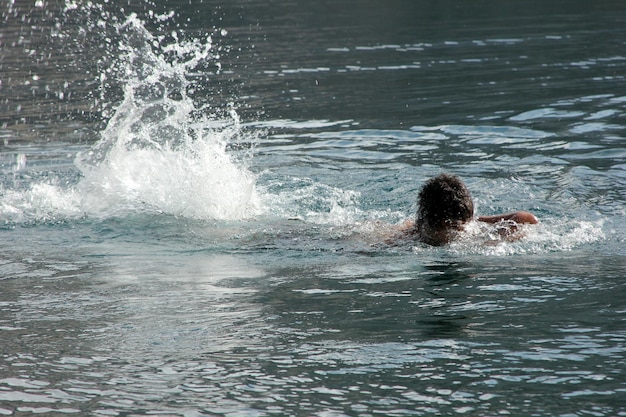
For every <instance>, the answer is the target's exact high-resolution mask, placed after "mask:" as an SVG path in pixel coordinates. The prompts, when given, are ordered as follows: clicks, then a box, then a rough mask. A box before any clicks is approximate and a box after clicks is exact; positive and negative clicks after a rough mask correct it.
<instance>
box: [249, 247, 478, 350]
mask: <svg viewBox="0 0 626 417" xmlns="http://www.w3.org/2000/svg"><path fill="white" fill-rule="evenodd" d="M347 258H348V259H342V260H341V262H342V264H341V265H338V264H337V263H333V264H329V265H324V266H320V265H315V266H310V267H306V266H303V267H297V266H294V267H288V268H278V269H273V270H270V271H268V272H267V273H268V278H269V279H270V282H272V284H270V285H269V286H267V287H266V288H264V289H263V291H261V292H260V293H259V294H258V300H257V301H258V302H259V303H260V304H261V305H263V306H264V308H265V310H266V314H267V315H269V316H271V317H273V324H274V325H275V326H277V327H278V328H280V329H282V330H280V331H279V332H278V333H280V334H282V335H284V338H283V341H282V342H281V343H290V341H293V340H295V339H299V340H307V341H321V340H326V339H328V338H331V339H333V340H337V339H340V340H352V341H360V342H365V343H373V342H377V341H397V342H400V341H402V342H407V341H419V340H429V339H439V338H457V337H466V336H467V335H468V334H469V333H468V331H469V330H468V329H469V328H476V327H479V326H480V323H479V322H480V316H479V315H476V314H473V313H471V312H466V311H463V310H462V309H461V310H460V311H455V309H454V306H458V305H463V304H465V303H467V302H468V298H471V297H472V293H471V292H470V291H468V289H467V288H469V286H468V285H467V283H468V280H469V279H470V278H471V277H472V265H471V264H467V263H459V262H449V263H446V262H433V263H428V262H427V263H425V264H421V263H419V264H416V263H415V259H414V258H412V259H404V260H403V261H402V262H401V263H402V265H401V266H397V268H394V267H392V266H391V265H390V264H385V265H382V266H381V265H376V262H377V261H376V258H361V257H353V256H349V257H347ZM404 262H410V263H411V264H412V265H410V266H409V265H407V264H404ZM475 320H477V321H478V322H476V323H473V321H475Z"/></svg>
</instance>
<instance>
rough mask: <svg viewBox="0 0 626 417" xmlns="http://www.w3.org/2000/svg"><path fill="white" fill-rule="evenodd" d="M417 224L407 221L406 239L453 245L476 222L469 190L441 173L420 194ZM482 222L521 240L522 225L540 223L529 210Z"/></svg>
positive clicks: (405, 227) (501, 233) (503, 234)
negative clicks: (468, 226) (466, 228)
mask: <svg viewBox="0 0 626 417" xmlns="http://www.w3.org/2000/svg"><path fill="white" fill-rule="evenodd" d="M417 202H418V208H417V216H416V219H415V221H412V220H409V221H406V222H405V223H404V224H403V225H402V226H401V227H400V230H401V231H402V234H403V236H404V237H407V238H416V239H418V240H420V241H422V242H424V243H427V244H429V245H433V246H441V245H445V244H447V243H450V242H452V241H453V240H454V239H456V238H457V237H458V236H459V234H460V233H461V232H462V231H463V230H464V229H465V225H466V224H467V223H469V222H470V221H471V220H473V219H474V203H473V201H472V196H471V195H470V192H469V190H468V189H467V187H466V186H465V184H464V183H463V181H461V179H460V178H459V177H457V176H455V175H449V174H441V175H439V176H437V177H434V178H431V179H429V180H428V181H426V183H425V184H424V186H423V187H422V190H421V191H420V192H419V195H418V201H417ZM476 220H478V221H479V222H483V223H488V224H493V225H495V226H496V230H497V232H498V234H499V236H500V237H501V238H504V239H506V240H515V239H519V238H520V237H521V235H519V234H516V233H515V232H517V230H518V227H519V225H521V224H537V223H539V220H537V217H535V215H533V214H532V213H529V212H527V211H516V212H512V213H506V214H499V215H495V216H478V217H477V218H476Z"/></svg>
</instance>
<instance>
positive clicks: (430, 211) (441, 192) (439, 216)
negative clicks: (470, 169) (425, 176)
mask: <svg viewBox="0 0 626 417" xmlns="http://www.w3.org/2000/svg"><path fill="white" fill-rule="evenodd" d="M417 204H418V208H417V219H416V225H417V229H418V231H422V232H426V231H428V230H437V229H441V227H442V222H443V224H447V225H449V226H453V225H454V224H457V223H459V222H461V223H465V222H467V221H469V220H471V219H472V217H473V216H474V203H473V202H472V196H471V195H470V192H469V190H468V189H467V187H466V186H465V184H464V183H463V181H461V179H460V178H459V177H457V176H456V175H449V174H441V175H438V176H436V177H434V178H431V179H429V180H428V181H426V183H425V184H424V186H423V187H422V190H421V191H420V193H419V195H418V200H417Z"/></svg>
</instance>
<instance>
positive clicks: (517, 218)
mask: <svg viewBox="0 0 626 417" xmlns="http://www.w3.org/2000/svg"><path fill="white" fill-rule="evenodd" d="M507 220H508V221H512V222H515V223H517V224H537V223H539V220H538V219H537V217H536V216H535V215H534V214H532V213H529V212H527V211H515V212H513V213H506V214H496V215H495V216H478V221H481V222H485V223H491V224H495V223H499V222H502V221H507Z"/></svg>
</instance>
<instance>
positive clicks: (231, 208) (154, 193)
mask: <svg viewBox="0 0 626 417" xmlns="http://www.w3.org/2000/svg"><path fill="white" fill-rule="evenodd" d="M118 31H119V33H120V34H121V35H122V46H121V48H120V49H121V50H122V51H124V53H123V54H122V55H121V56H120V57H119V58H118V61H119V62H118V65H119V66H121V67H123V71H119V69H118V70H117V72H118V73H122V74H125V77H126V78H125V79H123V80H122V82H123V83H124V99H123V101H122V102H121V104H119V105H118V106H117V108H116V109H115V112H114V114H113V116H112V117H111V119H110V120H109V123H108V125H107V127H106V129H105V130H104V131H103V132H102V139H101V140H100V141H99V142H98V143H97V144H95V145H94V146H93V147H92V149H90V150H89V151H88V152H84V153H81V154H79V155H78V157H77V158H76V165H77V166H78V168H79V169H80V170H81V172H82V174H83V178H82V179H81V180H80V182H79V184H78V185H77V186H76V191H77V193H78V194H79V195H80V196H81V202H80V203H81V209H82V210H83V211H85V212H87V213H88V214H99V215H109V214H111V213H114V212H118V211H129V210H131V211H132V210H150V211H156V212H163V213H167V214H173V215H178V216H185V217H192V218H200V219H240V218H245V217H248V216H250V215H253V214H255V213H256V212H258V211H259V210H260V206H259V200H258V198H257V194H256V188H255V176H254V175H253V174H252V173H251V172H250V171H248V170H247V169H246V167H245V164H243V163H241V162H239V161H235V160H234V158H233V156H232V155H230V154H229V153H228V152H227V151H226V146H227V145H228V143H229V141H230V140H231V139H232V138H233V137H235V136H236V135H238V134H240V126H239V120H238V118H237V115H236V113H235V112H234V110H233V111H231V117H230V119H226V120H220V121H219V122H220V123H216V120H215V117H214V116H211V115H210V114H206V113H207V111H205V109H198V108H196V105H195V104H194V102H193V100H192V98H190V97H189V96H188V95H187V90H188V88H190V87H192V86H191V82H190V81H188V80H187V74H188V72H190V71H193V70H194V69H195V68H196V67H197V66H198V65H200V64H202V63H203V62H205V61H208V60H211V59H214V57H213V56H212V53H211V47H212V44H211V39H210V38H207V39H205V40H204V41H201V40H199V39H193V40H191V41H179V40H177V37H176V36H174V39H175V42H174V43H172V44H169V45H165V46H161V47H158V48H157V47H156V46H155V45H158V42H156V40H155V38H154V37H153V36H152V35H151V34H150V33H149V32H148V31H147V30H146V29H145V27H144V25H143V22H141V21H140V20H139V19H138V18H137V17H136V16H134V15H133V16H131V17H129V18H128V20H127V21H126V22H125V23H123V24H122V25H120V26H119V28H118ZM155 48H156V50H155ZM173 97H174V98H173ZM198 110H200V111H202V112H203V113H205V114H206V115H204V116H197V113H198ZM216 124H218V125H221V127H220V128H214V127H213V126H215V125H216ZM209 126H211V127H209Z"/></svg>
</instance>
